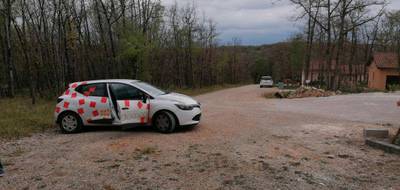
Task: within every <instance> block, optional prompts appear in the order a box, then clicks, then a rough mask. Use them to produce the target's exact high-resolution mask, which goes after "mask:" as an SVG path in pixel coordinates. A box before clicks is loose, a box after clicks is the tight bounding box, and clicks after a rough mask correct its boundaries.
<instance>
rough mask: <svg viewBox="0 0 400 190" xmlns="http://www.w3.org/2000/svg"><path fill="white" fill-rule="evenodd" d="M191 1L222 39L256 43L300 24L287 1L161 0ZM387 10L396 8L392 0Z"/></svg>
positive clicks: (399, 4)
mask: <svg viewBox="0 0 400 190" xmlns="http://www.w3.org/2000/svg"><path fill="white" fill-rule="evenodd" d="M174 2H177V3H178V4H179V5H180V6H185V5H187V4H191V3H194V4H195V5H196V6H197V7H198V9H199V11H200V13H204V14H205V16H207V17H208V18H211V19H212V20H214V21H215V22H216V23H217V28H218V32H219V33H220V36H219V37H220V38H221V41H222V42H229V41H230V40H231V39H232V38H234V37H238V38H240V39H241V41H242V43H243V44H250V45H257V44H264V43H274V42H278V41H282V40H285V39H287V38H288V37H289V36H290V35H291V34H293V33H295V32H297V31H299V28H300V27H301V25H300V24H298V22H295V21H294V16H296V15H297V14H296V13H297V12H298V10H297V9H296V7H294V6H293V5H292V4H291V3H290V2H289V1H288V0H162V3H163V4H164V5H165V6H171V5H173V4H174ZM388 8H390V9H399V8H400V0H392V3H391V4H390V5H389V7H388Z"/></svg>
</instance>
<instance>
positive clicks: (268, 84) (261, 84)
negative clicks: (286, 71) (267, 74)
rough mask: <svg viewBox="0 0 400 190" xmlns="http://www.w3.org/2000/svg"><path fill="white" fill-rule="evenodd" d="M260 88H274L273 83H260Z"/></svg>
mask: <svg viewBox="0 0 400 190" xmlns="http://www.w3.org/2000/svg"><path fill="white" fill-rule="evenodd" d="M260 86H274V83H260Z"/></svg>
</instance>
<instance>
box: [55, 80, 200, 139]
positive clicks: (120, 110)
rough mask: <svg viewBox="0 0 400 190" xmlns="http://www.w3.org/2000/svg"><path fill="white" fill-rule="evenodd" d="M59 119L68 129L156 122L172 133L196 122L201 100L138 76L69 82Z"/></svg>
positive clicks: (57, 112) (60, 100)
mask: <svg viewBox="0 0 400 190" xmlns="http://www.w3.org/2000/svg"><path fill="white" fill-rule="evenodd" d="M54 117H55V122H56V123H57V124H58V125H59V126H60V128H61V130H62V131H63V132H64V133H77V132H79V131H80V130H81V129H82V127H83V126H108V125H111V126H123V125H130V126H132V125H133V126H155V127H156V128H157V129H158V130H159V131H160V132H162V133H171V132H173V131H174V130H175V128H176V127H177V126H195V125H197V124H199V122H200V118H201V108H200V103H198V102H197V101H196V100H194V99H192V98H190V97H188V96H185V95H182V94H177V93H169V92H165V91H163V90H160V89H158V88H156V87H154V86H152V85H149V84H147V83H145V82H141V81H137V80H97V81H86V82H76V83H72V84H70V85H69V88H68V89H67V90H66V91H65V93H64V94H63V95H62V96H60V97H59V98H58V100H57V105H56V109H55V114H54Z"/></svg>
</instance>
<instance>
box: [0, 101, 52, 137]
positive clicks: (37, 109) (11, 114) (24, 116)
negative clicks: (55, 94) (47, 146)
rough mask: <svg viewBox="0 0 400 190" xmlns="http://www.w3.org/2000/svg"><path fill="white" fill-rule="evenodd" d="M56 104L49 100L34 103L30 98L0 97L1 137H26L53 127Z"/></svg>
mask: <svg viewBox="0 0 400 190" xmlns="http://www.w3.org/2000/svg"><path fill="white" fill-rule="evenodd" d="M54 106H55V102H53V101H49V100H39V101H37V103H36V104H35V105H32V104H31V100H30V99H29V98H22V97H17V98H12V99H11V98H3V99H0V107H1V114H0V138H5V139H15V138H21V137H26V136H29V135H31V134H32V133H36V132H42V131H44V130H46V129H48V128H50V127H52V123H53V113H54Z"/></svg>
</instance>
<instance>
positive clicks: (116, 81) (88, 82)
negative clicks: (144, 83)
mask: <svg viewBox="0 0 400 190" xmlns="http://www.w3.org/2000/svg"><path fill="white" fill-rule="evenodd" d="M110 82H115V83H130V84H132V83H136V82H139V80H133V79H103V80H89V81H81V82H75V83H86V84H93V83H110Z"/></svg>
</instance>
